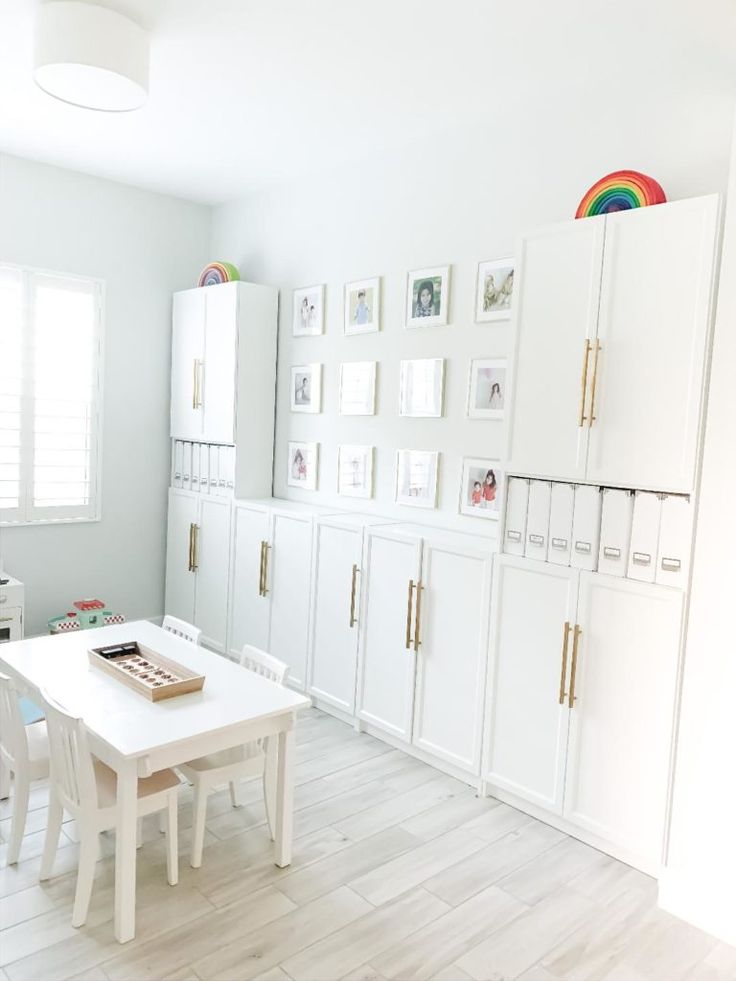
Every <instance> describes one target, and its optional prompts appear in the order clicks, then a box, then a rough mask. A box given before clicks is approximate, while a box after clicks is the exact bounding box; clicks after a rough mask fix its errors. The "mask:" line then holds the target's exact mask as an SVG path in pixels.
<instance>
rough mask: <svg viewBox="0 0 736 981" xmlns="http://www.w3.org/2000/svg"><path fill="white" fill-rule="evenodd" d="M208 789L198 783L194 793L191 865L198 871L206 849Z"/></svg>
mask: <svg viewBox="0 0 736 981" xmlns="http://www.w3.org/2000/svg"><path fill="white" fill-rule="evenodd" d="M207 790H208V788H207V787H206V786H205V785H204V784H202V783H197V786H196V788H195V791H194V822H193V825H192V857H191V861H190V863H189V864H190V865H191V866H192V868H193V869H198V868H199V867H200V865H201V864H202V849H203V848H204V822H205V819H206V817H207Z"/></svg>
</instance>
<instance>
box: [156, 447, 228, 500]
mask: <svg viewBox="0 0 736 981" xmlns="http://www.w3.org/2000/svg"><path fill="white" fill-rule="evenodd" d="M172 457H173V459H172V467H171V486H172V487H180V488H182V490H193V491H197V492H198V493H200V494H217V495H219V496H229V495H232V494H233V493H234V488H235V447H234V446H220V445H218V444H215V443H190V442H188V441H187V440H182V439H175V440H174V445H173V449H172Z"/></svg>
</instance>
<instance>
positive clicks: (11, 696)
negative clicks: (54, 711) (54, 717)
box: [0, 674, 28, 771]
mask: <svg viewBox="0 0 736 981" xmlns="http://www.w3.org/2000/svg"><path fill="white" fill-rule="evenodd" d="M0 759H2V760H3V761H4V762H5V763H6V764H7V765H8V766H9V767H10V769H11V770H13V771H15V770H16V768H20V767H23V766H27V764H28V737H27V735H26V727H25V726H24V724H23V716H22V715H21V711H20V701H19V696H18V692H17V691H16V690H15V686H14V685H13V682H12V681H11V679H10V678H8V676H7V675H4V674H0Z"/></svg>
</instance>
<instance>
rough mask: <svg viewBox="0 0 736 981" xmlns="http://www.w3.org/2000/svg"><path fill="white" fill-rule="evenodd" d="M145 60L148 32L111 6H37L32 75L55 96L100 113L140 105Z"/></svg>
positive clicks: (59, 2)
mask: <svg viewBox="0 0 736 981" xmlns="http://www.w3.org/2000/svg"><path fill="white" fill-rule="evenodd" d="M148 60H149V38H148V34H147V32H146V31H144V30H143V28H142V27H139V25H138V24H135V23H133V21H132V20H129V19H128V18H127V17H123V15H122V14H119V13H117V12H116V11H114V10H108V9H107V8H105V7H99V6H97V5H96V4H91V3H81V2H79V0H55V2H53V3H44V4H41V6H40V7H39V10H38V20H37V23H36V50H35V61H34V72H33V77H34V79H35V81H36V84H37V85H38V86H39V88H41V89H43V91H44V92H46V93H47V94H48V95H51V96H53V97H54V98H55V99H60V100H61V101H62V102H69V103H71V104H72V105H74V106H81V107H82V108H84V109H98V110H102V111H103V112H128V111H130V110H131V109H139V108H140V107H141V106H142V105H143V103H144V102H145V101H146V98H147V97H148Z"/></svg>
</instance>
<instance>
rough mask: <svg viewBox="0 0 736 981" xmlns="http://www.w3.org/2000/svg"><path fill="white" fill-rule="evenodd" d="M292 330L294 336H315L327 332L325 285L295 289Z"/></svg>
mask: <svg viewBox="0 0 736 981" xmlns="http://www.w3.org/2000/svg"><path fill="white" fill-rule="evenodd" d="M291 331H292V334H293V336H294V337H314V336H316V335H317V334H324V332H325V287H324V284H321V285H318V286H301V287H300V288H299V289H296V290H294V301H293V309H292V322H291Z"/></svg>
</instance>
